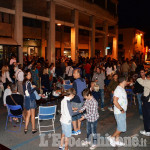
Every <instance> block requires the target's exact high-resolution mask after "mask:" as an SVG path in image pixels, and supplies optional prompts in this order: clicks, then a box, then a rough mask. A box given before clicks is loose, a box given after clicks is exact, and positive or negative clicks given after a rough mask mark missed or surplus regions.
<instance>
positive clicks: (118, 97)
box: [107, 77, 128, 147]
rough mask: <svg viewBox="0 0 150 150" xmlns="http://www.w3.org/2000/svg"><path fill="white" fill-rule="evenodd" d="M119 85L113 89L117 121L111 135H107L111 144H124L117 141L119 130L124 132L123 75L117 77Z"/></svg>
mask: <svg viewBox="0 0 150 150" xmlns="http://www.w3.org/2000/svg"><path fill="white" fill-rule="evenodd" d="M119 83H120V84H119V86H117V88H116V89H115V91H114V97H113V102H114V115H115V119H116V122H117V129H116V131H115V133H114V134H113V135H112V136H109V137H107V139H108V141H109V142H110V144H111V146H113V147H115V146H125V144H124V143H123V142H121V141H119V136H120V134H121V132H126V111H127V105H128V100H127V94H126V91H125V86H126V85H127V81H126V78H125V77H120V78H119Z"/></svg>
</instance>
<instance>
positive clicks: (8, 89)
mask: <svg viewBox="0 0 150 150" xmlns="http://www.w3.org/2000/svg"><path fill="white" fill-rule="evenodd" d="M10 85H11V83H8V84H7V88H6V89H5V91H4V96H3V103H4V106H7V105H6V97H7V96H8V95H11V93H12V92H11V90H10Z"/></svg>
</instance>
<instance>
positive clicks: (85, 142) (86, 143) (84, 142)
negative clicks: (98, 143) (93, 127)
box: [81, 141, 91, 146]
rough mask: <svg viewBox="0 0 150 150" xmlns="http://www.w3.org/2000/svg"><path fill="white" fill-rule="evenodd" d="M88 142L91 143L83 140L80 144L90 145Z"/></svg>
mask: <svg viewBox="0 0 150 150" xmlns="http://www.w3.org/2000/svg"><path fill="white" fill-rule="evenodd" d="M90 144H91V142H88V141H83V142H82V144H81V145H82V146H87V145H90Z"/></svg>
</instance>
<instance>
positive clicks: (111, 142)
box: [107, 136, 116, 147]
mask: <svg viewBox="0 0 150 150" xmlns="http://www.w3.org/2000/svg"><path fill="white" fill-rule="evenodd" d="M107 140H108V141H109V142H110V145H111V146H112V147H115V146H116V143H115V138H112V137H111V136H108V137H107Z"/></svg>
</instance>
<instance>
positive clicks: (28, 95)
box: [23, 70, 37, 134]
mask: <svg viewBox="0 0 150 150" xmlns="http://www.w3.org/2000/svg"><path fill="white" fill-rule="evenodd" d="M24 75H25V77H24V81H23V90H24V95H25V101H24V107H25V109H26V110H27V112H26V118H25V129H24V133H25V134H26V133H27V131H28V124H29V120H30V117H31V123H32V133H33V134H34V133H36V132H37V129H35V108H36V96H35V94H34V91H35V88H36V86H35V85H32V83H31V78H32V76H31V72H30V70H27V71H26V72H25V74H24Z"/></svg>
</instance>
